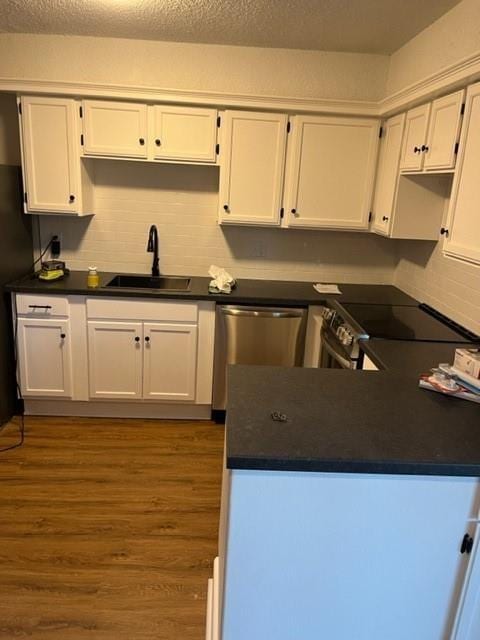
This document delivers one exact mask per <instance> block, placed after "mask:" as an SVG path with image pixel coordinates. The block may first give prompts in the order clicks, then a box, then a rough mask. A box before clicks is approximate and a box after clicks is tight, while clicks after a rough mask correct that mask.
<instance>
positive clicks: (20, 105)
mask: <svg viewBox="0 0 480 640" xmlns="http://www.w3.org/2000/svg"><path fill="white" fill-rule="evenodd" d="M18 113H19V114H20V115H22V103H21V102H20V100H19V101H18Z"/></svg>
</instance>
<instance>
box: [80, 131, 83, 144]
mask: <svg viewBox="0 0 480 640" xmlns="http://www.w3.org/2000/svg"><path fill="white" fill-rule="evenodd" d="M80 144H81V145H82V147H83V133H81V134H80Z"/></svg>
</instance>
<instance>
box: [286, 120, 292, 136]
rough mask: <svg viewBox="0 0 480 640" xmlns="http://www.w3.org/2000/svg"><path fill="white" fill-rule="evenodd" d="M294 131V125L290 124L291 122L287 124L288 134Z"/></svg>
mask: <svg viewBox="0 0 480 640" xmlns="http://www.w3.org/2000/svg"><path fill="white" fill-rule="evenodd" d="M291 129H292V123H291V122H290V120H289V121H288V122H287V133H290V131H291Z"/></svg>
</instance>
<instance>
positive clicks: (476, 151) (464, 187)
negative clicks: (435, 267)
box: [442, 83, 480, 264]
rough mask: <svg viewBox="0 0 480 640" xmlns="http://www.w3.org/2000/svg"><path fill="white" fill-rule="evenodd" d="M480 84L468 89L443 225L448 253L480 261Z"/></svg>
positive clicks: (472, 260) (446, 251) (478, 262)
mask: <svg viewBox="0 0 480 640" xmlns="http://www.w3.org/2000/svg"><path fill="white" fill-rule="evenodd" d="M479 167H480V83H477V84H474V85H472V86H470V87H469V88H468V90H467V99H466V106H465V118H464V123H463V127H462V135H461V138H460V147H459V154H458V161H457V170H456V173H455V178H454V181H453V187H452V196H451V199H450V207H449V211H448V216H447V222H446V224H445V226H444V227H443V228H442V235H443V237H444V242H443V251H444V252H445V254H446V255H447V256H451V257H454V258H458V259H461V260H465V261H467V262H473V263H476V264H480V215H479V205H478V202H479V199H480V181H479V175H480V174H479Z"/></svg>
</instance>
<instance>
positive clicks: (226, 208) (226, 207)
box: [223, 204, 229, 213]
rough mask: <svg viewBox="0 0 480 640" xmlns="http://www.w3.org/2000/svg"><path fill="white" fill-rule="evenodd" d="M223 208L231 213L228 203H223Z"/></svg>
mask: <svg viewBox="0 0 480 640" xmlns="http://www.w3.org/2000/svg"><path fill="white" fill-rule="evenodd" d="M223 209H224V210H225V211H226V212H227V213H229V210H228V204H224V205H223Z"/></svg>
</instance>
